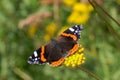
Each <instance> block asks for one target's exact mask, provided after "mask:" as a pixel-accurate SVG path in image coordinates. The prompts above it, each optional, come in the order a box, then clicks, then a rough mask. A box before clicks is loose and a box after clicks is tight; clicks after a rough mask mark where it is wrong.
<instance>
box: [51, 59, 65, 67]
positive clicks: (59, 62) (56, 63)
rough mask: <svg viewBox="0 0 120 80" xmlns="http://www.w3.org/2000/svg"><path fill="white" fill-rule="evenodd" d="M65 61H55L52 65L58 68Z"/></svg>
mask: <svg viewBox="0 0 120 80" xmlns="http://www.w3.org/2000/svg"><path fill="white" fill-rule="evenodd" d="M63 61H64V58H60V59H59V60H58V61H54V62H52V63H51V64H50V65H51V66H53V67H54V66H58V65H60V64H62V62H63Z"/></svg>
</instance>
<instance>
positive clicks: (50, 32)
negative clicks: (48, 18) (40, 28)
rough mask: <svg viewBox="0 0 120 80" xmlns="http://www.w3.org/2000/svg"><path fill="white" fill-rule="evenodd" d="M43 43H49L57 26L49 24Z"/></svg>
mask: <svg viewBox="0 0 120 80" xmlns="http://www.w3.org/2000/svg"><path fill="white" fill-rule="evenodd" d="M45 30H46V33H45V37H44V39H45V41H49V40H50V39H51V37H53V35H54V33H55V32H56V31H57V26H56V24H55V23H50V24H49V25H47V26H46V29H45Z"/></svg>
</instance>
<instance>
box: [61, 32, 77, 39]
mask: <svg viewBox="0 0 120 80" xmlns="http://www.w3.org/2000/svg"><path fill="white" fill-rule="evenodd" d="M61 35H62V36H67V37H71V38H73V40H77V37H76V36H75V35H73V34H67V33H62V34H61Z"/></svg>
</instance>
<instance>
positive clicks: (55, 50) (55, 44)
mask: <svg viewBox="0 0 120 80" xmlns="http://www.w3.org/2000/svg"><path fill="white" fill-rule="evenodd" d="M81 30H82V25H75V26H73V27H71V28H69V29H67V30H65V31H64V32H63V33H62V34H61V35H60V36H59V37H58V38H57V39H56V40H52V41H51V42H50V43H49V44H46V45H45V46H42V47H40V48H39V49H37V50H35V51H34V53H33V54H32V55H31V56H30V57H29V60H28V63H30V64H44V63H49V64H50V65H51V66H58V65H60V64H61V63H62V62H63V61H64V58H65V57H67V56H68V55H70V54H73V53H74V52H75V51H76V50H77V49H78V47H79V45H78V43H77V42H78V40H79V39H80V33H81Z"/></svg>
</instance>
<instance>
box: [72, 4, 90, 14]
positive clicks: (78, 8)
mask: <svg viewBox="0 0 120 80" xmlns="http://www.w3.org/2000/svg"><path fill="white" fill-rule="evenodd" d="M73 10H74V11H80V12H88V7H87V5H86V4H85V3H75V5H74V6H73Z"/></svg>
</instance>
